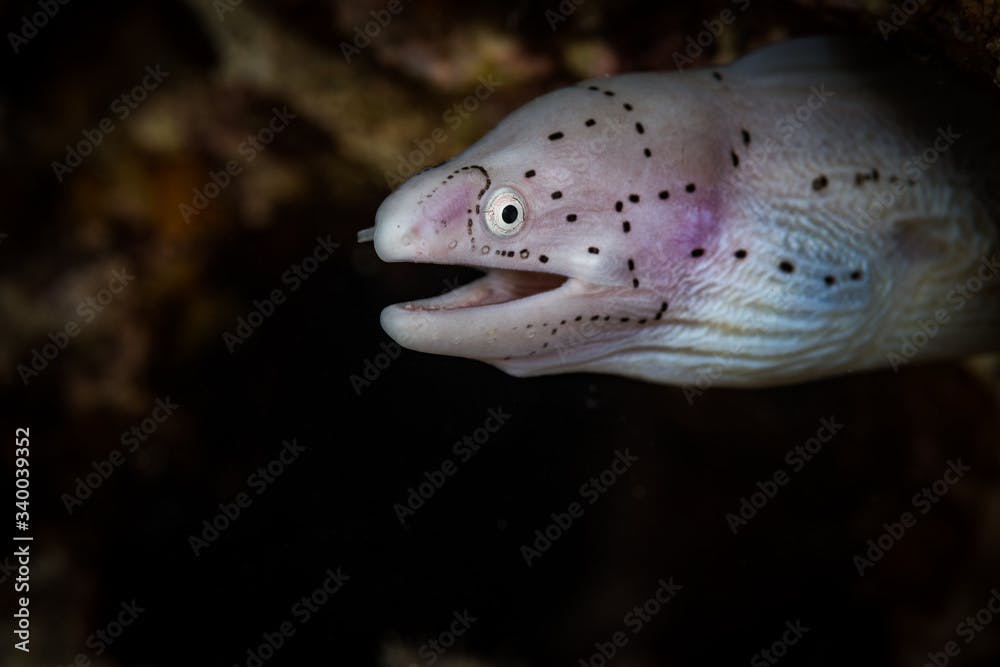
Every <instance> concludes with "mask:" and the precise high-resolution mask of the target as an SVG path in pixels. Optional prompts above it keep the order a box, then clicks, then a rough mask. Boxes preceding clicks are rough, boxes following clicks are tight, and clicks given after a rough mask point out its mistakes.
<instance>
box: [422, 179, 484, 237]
mask: <svg viewBox="0 0 1000 667" xmlns="http://www.w3.org/2000/svg"><path fill="white" fill-rule="evenodd" d="M444 173H445V174H446V175H445V177H444V178H442V179H441V180H439V181H437V183H436V184H435V186H434V187H433V188H432V189H431V190H430V191H429V192H428V195H430V196H429V197H428V196H424V197H422V198H421V199H420V202H419V204H418V208H419V210H418V211H417V212H416V213H417V215H416V222H415V224H414V225H413V232H414V233H416V234H417V235H419V236H420V237H422V238H426V239H431V238H433V237H434V236H437V235H440V234H442V233H444V232H449V233H450V234H449V235H451V236H454V235H455V234H456V233H457V232H459V231H462V232H464V231H465V229H466V226H467V224H468V220H469V218H472V219H473V220H478V218H479V215H478V214H477V213H476V208H477V206H480V205H481V204H482V202H481V201H480V198H481V196H482V194H484V188H485V186H486V177H485V176H483V174H482V172H480V171H478V170H475V171H460V172H459V173H457V174H456V173H453V172H452V173H450V174H449V173H448V172H444ZM448 175H450V176H451V178H448ZM469 211H472V212H471V213H469Z"/></svg>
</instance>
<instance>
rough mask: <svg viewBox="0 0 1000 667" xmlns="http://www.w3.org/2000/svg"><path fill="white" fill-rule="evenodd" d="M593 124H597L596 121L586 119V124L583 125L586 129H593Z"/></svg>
mask: <svg viewBox="0 0 1000 667" xmlns="http://www.w3.org/2000/svg"><path fill="white" fill-rule="evenodd" d="M595 124H597V121H596V120H594V119H593V118H588V119H587V122H586V123H584V125H586V126H587V127H593V126H594V125H595Z"/></svg>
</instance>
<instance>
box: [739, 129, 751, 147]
mask: <svg viewBox="0 0 1000 667" xmlns="http://www.w3.org/2000/svg"><path fill="white" fill-rule="evenodd" d="M740 134H742V135H743V145H744V146H749V145H750V133H749V132H747V131H746V130H740Z"/></svg>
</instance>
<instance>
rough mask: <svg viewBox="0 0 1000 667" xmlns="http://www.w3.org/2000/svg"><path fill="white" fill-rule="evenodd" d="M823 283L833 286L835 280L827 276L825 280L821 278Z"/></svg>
mask: <svg viewBox="0 0 1000 667" xmlns="http://www.w3.org/2000/svg"><path fill="white" fill-rule="evenodd" d="M823 282H825V283H826V284H827V285H833V284H834V283H836V282H837V279H836V278H834V277H833V276H827V277H826V278H823Z"/></svg>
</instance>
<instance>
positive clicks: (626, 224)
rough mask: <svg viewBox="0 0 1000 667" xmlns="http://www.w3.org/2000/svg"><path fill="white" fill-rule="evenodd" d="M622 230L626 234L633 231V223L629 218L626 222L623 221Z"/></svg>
mask: <svg viewBox="0 0 1000 667" xmlns="http://www.w3.org/2000/svg"><path fill="white" fill-rule="evenodd" d="M622 231H623V232H625V233H626V234H628V233H629V232H630V231H632V223H631V222H629V221H628V220H626V221H625V222H623V223H622Z"/></svg>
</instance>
